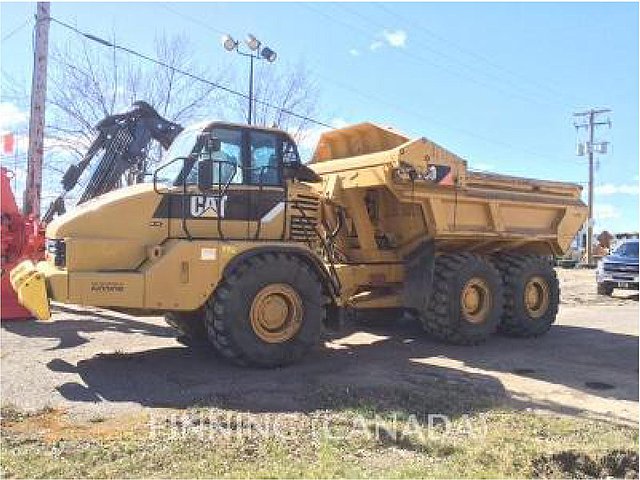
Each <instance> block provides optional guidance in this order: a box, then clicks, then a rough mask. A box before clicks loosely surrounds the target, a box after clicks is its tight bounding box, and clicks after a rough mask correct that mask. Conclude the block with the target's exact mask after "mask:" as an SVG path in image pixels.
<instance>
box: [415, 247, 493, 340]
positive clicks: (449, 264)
mask: <svg viewBox="0 0 640 480" xmlns="http://www.w3.org/2000/svg"><path fill="white" fill-rule="evenodd" d="M502 304H503V293H502V284H501V282H500V275H499V273H498V271H497V270H496V269H495V268H494V267H493V265H491V263H489V262H488V261H487V260H485V259H484V258H482V257H480V256H477V255H473V254H471V253H461V254H453V255H440V256H439V257H437V258H436V261H435V272H434V282H433V292H432V295H431V300H430V302H429V306H428V308H427V310H426V311H425V312H424V313H423V314H422V315H421V320H422V325H423V327H424V329H425V330H426V331H427V332H428V333H429V334H431V335H433V336H434V337H437V338H439V339H441V340H445V341H447V342H450V343H455V344H459V345H475V344H478V343H481V342H484V341H485V340H487V338H488V337H489V336H490V335H491V334H492V333H494V332H495V330H496V328H497V326H498V323H499V322H500V316H501V314H502Z"/></svg>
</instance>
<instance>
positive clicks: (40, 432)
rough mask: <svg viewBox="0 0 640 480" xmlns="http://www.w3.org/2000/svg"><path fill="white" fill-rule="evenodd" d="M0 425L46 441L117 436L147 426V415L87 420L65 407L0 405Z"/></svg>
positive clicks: (12, 431)
mask: <svg viewBox="0 0 640 480" xmlns="http://www.w3.org/2000/svg"><path fill="white" fill-rule="evenodd" d="M0 418H1V420H0V425H1V426H2V431H3V433H4V434H10V435H13V436H16V437H24V438H37V439H40V440H42V441H43V442H44V443H46V444H51V443H55V442H58V441H60V440H81V439H94V440H95V439H120V438H122V437H123V434H124V435H126V434H127V432H129V433H133V432H136V431H140V430H142V429H144V428H146V426H147V420H146V415H137V416H120V417H117V418H113V417H112V418H105V417H100V416H95V417H92V418H90V419H89V421H88V422H73V421H71V419H70V417H69V416H68V415H67V412H66V409H62V408H44V409H42V410H38V411H36V412H23V411H20V410H18V409H15V408H12V407H3V408H2V413H1V414H0Z"/></svg>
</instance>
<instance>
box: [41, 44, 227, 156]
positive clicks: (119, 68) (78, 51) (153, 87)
mask: <svg viewBox="0 0 640 480" xmlns="http://www.w3.org/2000/svg"><path fill="white" fill-rule="evenodd" d="M105 53H106V54H105ZM155 56H156V58H157V59H158V60H160V61H161V62H162V63H164V64H165V65H167V67H163V66H158V65H153V64H151V63H144V62H142V61H141V60H140V59H136V58H135V57H131V56H129V55H127V54H125V53H123V52H120V51H118V50H117V49H115V48H114V49H111V51H109V50H108V49H106V48H104V47H101V46H97V45H95V44H93V43H89V42H88V41H86V40H84V41H80V43H73V44H67V45H66V46H65V47H63V48H57V47H54V48H53V49H52V52H51V55H50V59H51V69H50V72H51V73H50V78H49V85H48V104H49V111H48V115H47V117H48V122H47V123H48V124H47V136H48V138H49V141H50V146H51V147H61V148H64V149H65V150H66V151H69V152H72V153H73V154H74V155H75V156H77V157H81V156H82V155H83V154H84V153H85V152H86V150H87V148H88V146H89V145H90V143H91V142H92V141H93V138H94V136H95V133H96V132H95V130H94V127H95V125H96V124H97V123H98V122H99V121H100V120H101V119H103V118H104V117H106V116H108V115H111V114H113V113H117V112H122V111H124V110H127V109H128V108H129V107H130V106H131V104H132V103H133V102H134V101H136V100H145V101H146V102H148V103H149V104H151V105H152V106H154V108H156V110H157V111H158V112H159V113H160V115H162V116H164V117H165V118H167V119H169V120H171V121H174V122H177V123H182V124H186V123H190V122H192V121H195V120H197V119H200V118H203V117H212V116H215V115H219V114H220V113H221V112H222V111H223V108H222V106H223V102H225V101H226V100H227V99H226V98H225V97H224V96H223V92H221V91H220V90H218V89H216V87H215V86H213V85H211V84H206V83H203V82H195V81H194V80H193V79H191V78H188V77H185V76H184V75H181V74H180V73H179V72H178V71H176V70H186V71H189V72H193V73H194V74H195V75H198V76H202V77H204V78H210V79H212V81H213V82H216V83H217V82H221V81H223V80H224V76H223V75H222V74H218V75H212V74H211V72H210V71H209V69H207V68H203V67H202V65H201V63H199V62H197V61H196V59H195V58H194V55H193V51H192V48H191V46H190V44H189V42H188V40H187V39H186V38H185V37H184V36H178V37H170V38H169V37H166V36H164V35H163V36H160V37H158V38H157V39H156V42H155ZM225 70H226V69H220V71H225ZM149 155H150V157H151V158H150V159H151V161H152V162H154V161H159V160H160V159H161V157H162V149H161V148H160V147H159V146H157V145H156V146H155V147H152V148H151V149H150V152H149ZM63 161H65V160H63ZM66 161H68V159H67V160H66Z"/></svg>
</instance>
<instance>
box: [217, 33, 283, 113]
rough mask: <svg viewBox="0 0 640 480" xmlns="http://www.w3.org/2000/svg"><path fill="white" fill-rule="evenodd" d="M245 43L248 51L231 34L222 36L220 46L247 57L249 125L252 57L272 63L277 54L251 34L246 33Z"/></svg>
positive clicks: (251, 98) (251, 106)
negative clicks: (244, 50)
mask: <svg viewBox="0 0 640 480" xmlns="http://www.w3.org/2000/svg"><path fill="white" fill-rule="evenodd" d="M245 44H246V45H247V47H248V48H249V52H243V51H241V50H240V42H238V41H237V40H234V39H233V37H232V36H231V35H225V36H223V37H222V46H223V47H224V49H225V50H227V51H228V52H233V51H235V52H236V53H237V54H239V55H242V56H243V57H249V65H250V66H249V114H248V115H247V123H248V124H249V125H251V122H252V120H253V61H254V59H255V60H266V61H267V62H269V63H273V62H275V61H276V58H277V57H278V54H277V53H276V52H274V51H273V50H271V49H270V48H269V47H265V46H262V42H261V41H260V40H258V39H257V38H256V37H255V36H254V35H252V34H249V35H247V38H246V40H245Z"/></svg>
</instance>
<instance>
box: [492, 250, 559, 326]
mask: <svg viewBox="0 0 640 480" xmlns="http://www.w3.org/2000/svg"><path fill="white" fill-rule="evenodd" d="M495 262H496V265H497V266H498V269H499V270H500V273H501V274H502V279H503V282H504V287H505V306H504V312H503V314H502V321H501V322H500V326H499V327H498V329H499V331H500V332H501V333H504V334H506V335H510V336H514V337H537V336H539V335H542V334H544V333H546V332H547V331H548V330H549V329H550V328H551V325H552V324H553V323H554V322H555V320H556V315H557V314H558V304H559V303H560V285H559V282H558V277H557V276H556V272H555V270H554V269H553V267H551V265H549V262H548V261H546V260H545V259H544V258H542V257H539V256H537V255H511V254H503V255H498V256H497V257H496V260H495Z"/></svg>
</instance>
